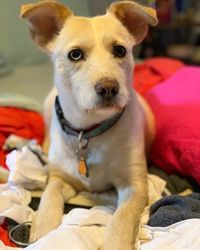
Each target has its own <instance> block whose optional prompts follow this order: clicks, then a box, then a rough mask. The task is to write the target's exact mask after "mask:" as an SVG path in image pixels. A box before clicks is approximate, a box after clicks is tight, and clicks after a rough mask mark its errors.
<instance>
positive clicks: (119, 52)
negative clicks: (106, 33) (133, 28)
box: [113, 45, 126, 57]
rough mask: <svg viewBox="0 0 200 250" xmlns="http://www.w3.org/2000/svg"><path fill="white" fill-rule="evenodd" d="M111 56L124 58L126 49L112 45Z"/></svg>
mask: <svg viewBox="0 0 200 250" xmlns="http://www.w3.org/2000/svg"><path fill="white" fill-rule="evenodd" d="M113 54H114V55H115V56H117V57H124V56H125V55H126V49H125V48H124V46H122V45H114V47H113Z"/></svg>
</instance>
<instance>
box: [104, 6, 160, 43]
mask: <svg viewBox="0 0 200 250" xmlns="http://www.w3.org/2000/svg"><path fill="white" fill-rule="evenodd" d="M107 11H108V13H112V14H114V15H115V17H116V18H117V19H119V20H120V22H121V23H122V24H123V25H124V26H125V27H126V28H127V29H128V31H129V32H130V33H131V35H132V36H133V37H134V40H135V44H137V43H140V42H141V41H142V40H143V39H144V38H145V36H146V35H147V32H148V25H151V26H156V25H157V23H158V19H157V17H156V11H155V10H154V9H153V8H150V7H146V6H143V5H140V4H138V3H136V2H134V1H119V2H115V3H113V4H111V5H110V7H109V8H108V10H107Z"/></svg>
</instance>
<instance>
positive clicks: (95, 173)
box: [77, 141, 111, 191]
mask: <svg viewBox="0 0 200 250" xmlns="http://www.w3.org/2000/svg"><path fill="white" fill-rule="evenodd" d="M109 148H110V147H109V145H106V144H105V143H97V144H94V143H92V141H91V142H90V143H89V144H88V146H87V148H86V149H85V154H84V161H85V164H86V165H87V171H88V176H85V175H84V174H81V173H80V170H79V164H80V159H79V157H78V166H77V168H78V172H79V179H80V180H81V182H82V183H83V184H84V185H85V186H86V187H87V189H89V190H90V191H104V190H105V189H108V188H109V187H110V186H111V184H110V183H109V165H110V161H111V159H109V160H108V157H109V156H110V155H109Z"/></svg>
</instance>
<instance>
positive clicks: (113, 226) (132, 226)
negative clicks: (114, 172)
mask: <svg viewBox="0 0 200 250" xmlns="http://www.w3.org/2000/svg"><path fill="white" fill-rule="evenodd" d="M118 195H119V201H118V209H117V211H116V212H115V214H114V215H113V218H112V220H111V222H110V224H109V226H108V227H107V229H106V233H105V240H104V243H103V246H102V248H101V250H133V249H135V242H136V237H137V234H138V229H139V223H140V217H141V214H142V212H143V210H144V208H145V206H146V204H147V201H148V195H147V186H146V181H145V180H144V182H143V183H142V182H140V183H134V184H133V186H132V187H126V188H118Z"/></svg>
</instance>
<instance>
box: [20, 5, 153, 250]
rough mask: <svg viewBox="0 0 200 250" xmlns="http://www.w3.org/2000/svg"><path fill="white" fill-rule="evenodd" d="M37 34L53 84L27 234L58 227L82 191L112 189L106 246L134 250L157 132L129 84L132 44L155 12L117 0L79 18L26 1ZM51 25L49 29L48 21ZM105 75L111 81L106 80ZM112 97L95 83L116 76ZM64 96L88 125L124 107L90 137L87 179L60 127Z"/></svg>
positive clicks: (79, 122) (70, 111)
mask: <svg viewBox="0 0 200 250" xmlns="http://www.w3.org/2000/svg"><path fill="white" fill-rule="evenodd" d="M21 16H22V17H23V18H26V19H28V21H29V24H30V30H31V32H32V37H33V39H34V41H35V42H36V43H37V44H38V46H39V47H41V48H42V49H44V50H46V51H47V52H48V53H49V54H50V55H51V58H52V60H53V63H54V68H55V89H54V90H53V92H52V93H51V94H50V96H49V98H48V100H47V101H46V107H47V109H48V113H47V115H46V117H47V120H49V118H50V117H51V116H52V123H51V129H50V139H51V144H50V150H49V161H50V165H49V181H48V184H47V187H46V189H45V191H44V194H43V196H42V199H41V203H40V206H39V210H38V213H37V216H36V218H35V220H34V222H33V225H32V228H31V238H30V240H31V241H33V240H37V239H38V238H40V237H42V236H43V235H45V234H46V233H48V232H49V231H51V230H53V229H54V228H56V227H57V226H58V225H59V224H60V221H61V218H62V212H63V211H62V209H63V205H64V202H65V201H67V200H69V199H70V198H72V197H73V196H75V195H76V193H77V192H78V191H82V190H86V191H91V192H102V191H105V190H108V189H110V188H111V187H113V186H114V187H115V188H116V189H117V191H118V209H117V211H116V212H115V214H114V216H113V219H112V221H111V222H110V224H109V226H108V228H107V230H106V233H105V239H104V242H103V244H102V246H101V249H104V250H132V249H133V247H134V243H135V239H136V235H137V231H138V225H139V220H140V215H141V213H142V211H143V209H144V207H145V205H146V203H147V199H148V197H147V176H146V156H145V151H146V150H147V148H148V147H149V145H150V143H151V141H152V137H153V117H152V115H151V111H150V109H149V108H148V107H147V104H145V102H144V100H142V99H141V97H139V96H137V94H136V93H135V92H134V91H133V90H132V87H131V82H132V71H133V65H134V60H133V56H132V49H133V46H134V45H135V44H136V43H138V42H140V41H141V40H142V39H143V38H144V37H145V35H146V34H147V30H148V24H150V25H156V23H157V18H156V14H155V11H154V10H152V9H150V8H147V7H144V6H141V5H139V4H136V3H135V2H133V1H119V2H116V3H113V4H112V5H111V6H110V8H109V9H108V11H107V13H106V15H104V16H97V17H93V18H85V17H77V16H74V15H73V14H72V12H71V10H69V9H68V8H67V7H64V6H63V5H60V4H59V3H57V2H55V1H42V2H39V3H37V4H32V5H28V6H27V5H26V6H23V7H22V15H21ZM43 22H44V24H45V25H46V26H47V27H48V29H49V31H46V30H45V29H44V27H45V26H44V25H43V24H42V26H41V23H43ZM116 44H117V45H118V44H119V45H122V46H124V47H125V49H126V54H125V56H124V57H123V58H118V57H116V56H114V55H113V48H114V46H115V45H116ZM75 48H79V49H81V50H83V51H84V56H85V57H84V59H83V60H80V61H78V62H73V61H71V60H70V59H69V56H68V55H69V53H70V51H71V50H73V49H75ZM105 79H108V82H109V83H108V82H105V81H107V80H105ZM116 81H117V84H118V86H119V92H118V93H117V96H116V98H115V102H114V103H113V104H112V105H110V106H107V107H105V106H103V104H102V103H101V102H99V96H98V95H97V92H96V90H95V86H96V85H97V83H99V82H101V83H102V82H103V84H104V86H107V87H108V86H110V85H112V84H113V82H116ZM56 94H58V95H59V99H60V103H61V106H62V109H63V113H64V116H65V118H66V119H67V120H68V121H70V123H71V124H72V125H73V126H74V127H76V128H81V129H85V128H88V127H91V126H93V125H95V124H98V123H101V122H103V121H104V120H106V119H108V118H110V117H112V116H113V115H115V114H116V113H117V112H119V110H122V109H123V108H125V111H124V113H123V115H122V117H121V118H120V120H119V121H118V122H117V123H116V124H115V125H114V126H113V127H112V128H111V129H109V130H108V131H106V132H105V133H104V134H102V135H100V136H97V137H94V138H92V139H90V141H89V145H88V148H89V150H90V154H89V155H88V158H87V162H88V165H89V178H87V177H86V176H82V175H80V173H79V171H78V163H79V162H78V158H77V155H76V152H75V149H77V147H78V139H77V138H76V137H73V136H69V135H66V134H64V133H63V131H62V130H61V128H60V124H59V122H58V120H57V117H56V114H55V111H54V110H53V113H51V107H52V106H53V101H52V100H53V99H54V97H55V95H56Z"/></svg>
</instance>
